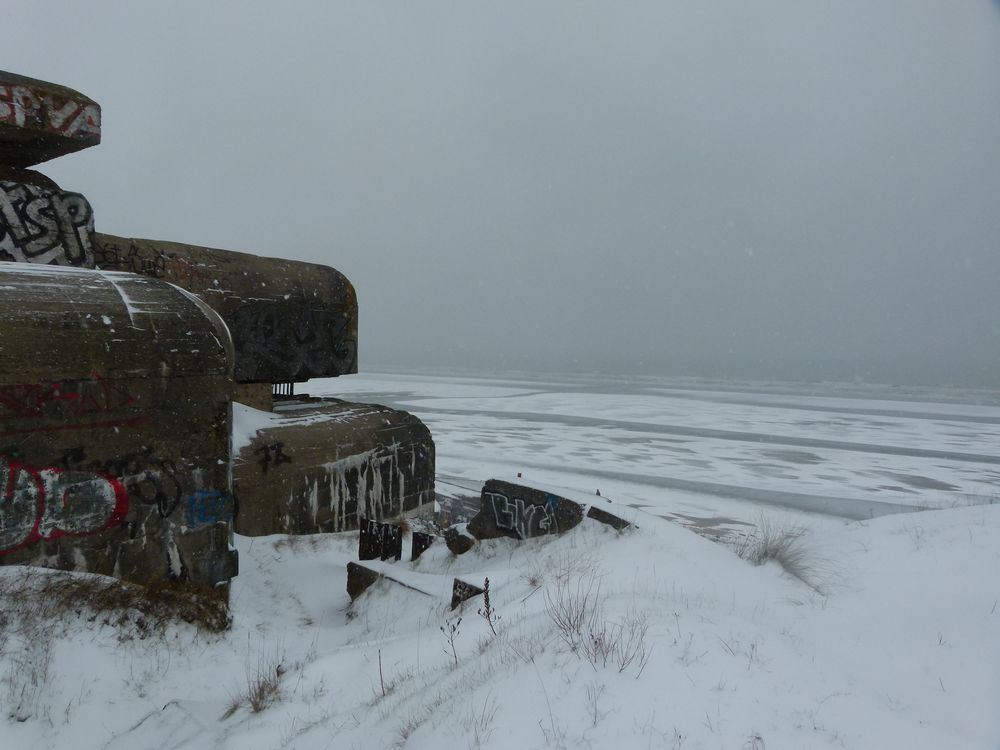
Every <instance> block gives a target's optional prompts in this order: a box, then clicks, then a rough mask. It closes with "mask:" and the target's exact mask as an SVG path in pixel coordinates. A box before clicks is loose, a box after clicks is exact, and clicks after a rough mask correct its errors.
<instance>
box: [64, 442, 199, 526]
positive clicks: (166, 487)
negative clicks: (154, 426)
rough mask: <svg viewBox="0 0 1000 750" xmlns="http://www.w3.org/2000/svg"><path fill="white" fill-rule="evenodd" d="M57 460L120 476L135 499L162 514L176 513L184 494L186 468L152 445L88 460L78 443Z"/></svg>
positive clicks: (69, 464) (69, 465)
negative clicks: (179, 465)
mask: <svg viewBox="0 0 1000 750" xmlns="http://www.w3.org/2000/svg"><path fill="white" fill-rule="evenodd" d="M58 464H59V465H60V466H62V467H64V468H66V469H70V468H74V469H77V470H81V469H84V468H86V469H88V470H99V471H101V472H103V473H107V474H112V475H114V476H116V477H121V481H122V483H123V484H124V485H125V487H126V489H127V490H128V494H129V496H130V497H131V498H132V500H133V501H134V502H136V503H138V504H141V505H152V506H155V507H156V512H157V513H158V514H159V515H160V517H161V518H166V517H167V516H169V515H170V514H171V513H173V512H174V510H175V509H176V508H177V506H178V505H180V503H181V500H182V498H183V497H184V494H185V492H184V480H185V472H184V471H183V470H182V469H181V468H180V467H178V465H177V462H175V461H174V460H173V459H170V458H160V457H158V456H157V455H156V452H155V451H154V450H153V449H152V448H151V447H149V446H142V447H141V448H140V449H139V450H137V451H134V452H132V453H126V454H122V455H120V456H115V457H114V458H110V459H106V460H103V461H89V462H88V460H87V451H86V449H85V448H83V447H82V446H77V447H76V448H71V449H69V450H67V451H65V452H64V453H63V454H62V456H61V457H60V459H59V461H58ZM188 486H190V485H188Z"/></svg>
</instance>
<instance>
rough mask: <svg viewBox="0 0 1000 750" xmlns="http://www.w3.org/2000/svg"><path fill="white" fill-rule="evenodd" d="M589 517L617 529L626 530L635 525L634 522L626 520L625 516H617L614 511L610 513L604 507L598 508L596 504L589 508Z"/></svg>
mask: <svg viewBox="0 0 1000 750" xmlns="http://www.w3.org/2000/svg"><path fill="white" fill-rule="evenodd" d="M587 518H591V519H593V520H595V521H599V522H600V523H603V524H607V525H608V526H611V527H612V528H614V529H615V530H617V531H624V530H625V529H630V528H632V527H633V524H632V523H630V522H629V521H626V520H625V519H624V518H621V517H620V516H616V515H615V514H614V513H609V512H608V511H607V510H604V509H603V508H598V507H597V506H596V505H591V506H590V508H588V509H587Z"/></svg>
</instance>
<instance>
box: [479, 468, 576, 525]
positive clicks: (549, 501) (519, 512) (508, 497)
mask: <svg viewBox="0 0 1000 750" xmlns="http://www.w3.org/2000/svg"><path fill="white" fill-rule="evenodd" d="M583 511H584V506H583V505H581V504H580V503H577V502H574V501H573V500H569V499H567V498H565V497H560V496H558V495H554V494H552V493H550V492H544V491H542V490H537V489H534V488H533V487H525V486H523V485H519V484H512V483H510V482H503V481H501V480H499V479H490V480H487V482H486V484H485V485H483V492H482V505H481V507H480V510H479V513H478V514H477V515H476V516H475V517H474V518H473V519H472V520H471V521H469V524H468V529H469V533H470V534H472V535H473V536H474V537H476V538H477V539H495V538H497V537H504V536H506V537H512V538H514V539H531V538H533V537H537V536H545V535H547V534H561V533H563V532H566V531H569V530H570V529H572V528H573V527H574V526H576V525H578V524H579V523H580V522H581V521H582V520H583Z"/></svg>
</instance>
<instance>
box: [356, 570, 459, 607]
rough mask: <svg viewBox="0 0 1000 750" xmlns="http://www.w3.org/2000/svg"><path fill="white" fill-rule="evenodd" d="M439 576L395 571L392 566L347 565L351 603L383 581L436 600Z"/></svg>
mask: <svg viewBox="0 0 1000 750" xmlns="http://www.w3.org/2000/svg"><path fill="white" fill-rule="evenodd" d="M438 578H439V576H428V575H422V574H420V573H413V572H411V571H407V570H399V569H394V568H393V567H392V565H391V564H388V563H380V562H375V561H373V562H371V563H369V564H367V565H362V564H361V563H356V562H349V563H347V593H348V594H349V595H350V597H351V601H354V600H355V599H357V598H358V597H359V596H360V595H361V594H362V593H364V592H365V591H366V590H367V589H369V588H371V586H372V584H374V583H376V582H377V581H379V580H381V579H385V580H386V581H389V582H390V583H392V584H394V585H397V586H402V587H403V588H404V589H408V590H409V591H415V592H417V593H418V594H421V595H423V596H430V597H434V598H436V597H437V596H438V594H435V593H433V592H434V591H436V590H437V589H438V584H439V581H438V580H437V579H438Z"/></svg>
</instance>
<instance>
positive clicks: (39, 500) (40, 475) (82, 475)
mask: <svg viewBox="0 0 1000 750" xmlns="http://www.w3.org/2000/svg"><path fill="white" fill-rule="evenodd" d="M127 511H128V493H127V492H126V490H125V486H124V485H123V484H122V483H121V481H120V480H118V479H116V478H115V477H112V476H110V475H106V474H98V473H95V472H85V471H66V470H64V469H59V468H56V467H47V468H35V467H31V466H28V465H26V464H22V463H19V462H17V461H15V460H13V459H12V458H9V457H7V456H0V555H3V554H7V553H9V552H13V551H15V550H18V549H20V548H21V547H24V546H26V545H29V544H32V543H33V542H38V541H42V540H49V539H57V538H59V537H62V536H86V535H88V534H96V533H97V532H99V531H103V530H105V529H108V528H111V527H113V526H117V525H119V524H120V523H121V522H122V521H123V520H124V518H125V513H126V512H127Z"/></svg>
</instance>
